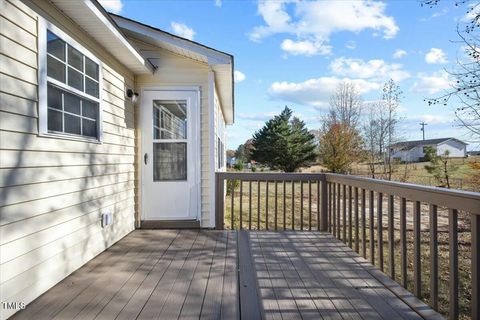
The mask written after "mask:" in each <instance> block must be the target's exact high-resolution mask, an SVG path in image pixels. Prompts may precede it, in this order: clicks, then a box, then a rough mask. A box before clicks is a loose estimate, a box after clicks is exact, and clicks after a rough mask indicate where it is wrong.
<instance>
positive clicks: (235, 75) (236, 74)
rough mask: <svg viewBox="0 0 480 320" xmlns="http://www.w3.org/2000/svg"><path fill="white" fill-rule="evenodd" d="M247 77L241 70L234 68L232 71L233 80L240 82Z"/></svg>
mask: <svg viewBox="0 0 480 320" xmlns="http://www.w3.org/2000/svg"><path fill="white" fill-rule="evenodd" d="M246 78H247V77H246V76H245V74H244V73H243V72H241V71H238V70H235V71H234V72H233V80H234V81H235V82H242V81H243V80H245V79H246Z"/></svg>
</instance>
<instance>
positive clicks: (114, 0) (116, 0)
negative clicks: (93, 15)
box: [98, 0, 123, 13]
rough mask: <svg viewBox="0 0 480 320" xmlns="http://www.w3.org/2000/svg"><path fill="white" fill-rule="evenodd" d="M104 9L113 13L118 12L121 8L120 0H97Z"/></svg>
mask: <svg viewBox="0 0 480 320" xmlns="http://www.w3.org/2000/svg"><path fill="white" fill-rule="evenodd" d="M98 2H100V4H101V5H102V7H103V8H105V10H107V11H109V12H113V13H120V12H121V11H122V8H123V3H122V0H98Z"/></svg>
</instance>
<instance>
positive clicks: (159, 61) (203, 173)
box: [130, 39, 213, 226]
mask: <svg viewBox="0 0 480 320" xmlns="http://www.w3.org/2000/svg"><path fill="white" fill-rule="evenodd" d="M130 41H131V42H132V43H133V44H134V45H135V47H137V48H138V49H139V50H140V51H141V52H143V55H144V56H145V57H146V58H147V59H149V60H150V61H151V62H152V64H153V65H157V66H158V69H157V71H156V72H155V74H154V75H139V76H137V77H136V79H135V80H136V86H137V91H139V92H140V90H141V89H142V88H143V87H160V86H173V87H174V86H198V87H200V100H201V102H200V140H201V147H200V159H201V166H200V167H201V168H200V197H201V219H200V220H201V225H202V226H208V225H210V218H209V212H210V192H211V190H210V187H209V184H210V173H211V170H210V146H209V136H210V134H213V132H212V129H211V128H210V125H209V101H208V73H209V71H210V68H209V67H208V65H207V64H204V63H200V62H197V61H194V60H191V59H188V58H184V57H181V56H179V55H176V54H173V53H170V52H168V51H166V50H164V49H161V48H156V47H153V46H150V45H147V44H145V43H142V42H138V41H135V39H130Z"/></svg>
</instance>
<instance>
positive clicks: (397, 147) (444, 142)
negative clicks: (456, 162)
mask: <svg viewBox="0 0 480 320" xmlns="http://www.w3.org/2000/svg"><path fill="white" fill-rule="evenodd" d="M429 147H430V148H433V149H435V150H436V151H437V154H438V155H442V154H445V152H446V151H448V152H449V157H452V158H465V157H466V156H467V144H466V143H465V142H463V141H460V140H458V139H455V138H440V139H428V140H417V141H405V142H399V143H395V144H393V145H391V146H390V152H391V155H392V157H393V159H397V160H400V161H406V162H417V161H422V160H423V158H424V157H425V151H426V148H429Z"/></svg>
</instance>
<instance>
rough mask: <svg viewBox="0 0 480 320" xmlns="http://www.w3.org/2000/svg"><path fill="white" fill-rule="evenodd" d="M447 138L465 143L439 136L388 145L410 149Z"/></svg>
mask: <svg viewBox="0 0 480 320" xmlns="http://www.w3.org/2000/svg"><path fill="white" fill-rule="evenodd" d="M448 140H455V141H457V142H460V143H463V144H464V145H467V144H466V143H465V142H463V141H461V140H458V139H455V138H439V139H427V140H414V141H405V142H398V143H395V144H392V145H391V146H390V147H391V148H402V149H404V150H410V149H412V148H414V147H417V146H423V145H438V144H440V143H442V142H445V141H448Z"/></svg>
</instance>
